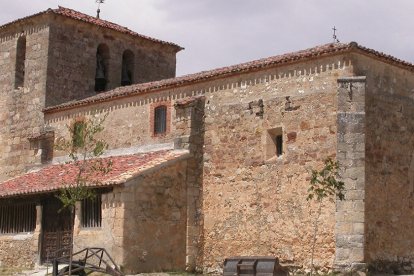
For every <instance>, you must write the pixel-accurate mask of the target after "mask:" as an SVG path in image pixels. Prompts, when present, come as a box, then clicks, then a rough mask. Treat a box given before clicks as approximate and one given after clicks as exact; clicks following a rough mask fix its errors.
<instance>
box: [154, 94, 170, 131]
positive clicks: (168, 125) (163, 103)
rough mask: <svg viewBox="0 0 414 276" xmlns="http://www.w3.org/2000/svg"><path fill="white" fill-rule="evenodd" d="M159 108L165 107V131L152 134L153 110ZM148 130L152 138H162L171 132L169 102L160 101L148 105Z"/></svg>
mask: <svg viewBox="0 0 414 276" xmlns="http://www.w3.org/2000/svg"><path fill="white" fill-rule="evenodd" d="M159 106H166V107H167V118H166V121H167V122H166V126H167V127H166V131H165V132H164V133H158V134H155V132H154V115H155V109H156V108H157V107H159ZM149 129H150V133H151V136H152V137H164V136H165V135H167V134H168V133H170V131H171V101H162V102H156V103H152V104H151V105H150V120H149Z"/></svg>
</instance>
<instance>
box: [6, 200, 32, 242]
mask: <svg viewBox="0 0 414 276" xmlns="http://www.w3.org/2000/svg"><path fill="white" fill-rule="evenodd" d="M35 228H36V204H35V203H21V204H1V205H0V234H17V233H27V232H33V231H34V230H35Z"/></svg>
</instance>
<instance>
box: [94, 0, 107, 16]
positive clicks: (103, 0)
mask: <svg viewBox="0 0 414 276" xmlns="http://www.w3.org/2000/svg"><path fill="white" fill-rule="evenodd" d="M95 2H96V3H98V10H97V11H96V18H99V14H100V13H101V9H100V7H101V4H103V3H104V2H105V0H95Z"/></svg>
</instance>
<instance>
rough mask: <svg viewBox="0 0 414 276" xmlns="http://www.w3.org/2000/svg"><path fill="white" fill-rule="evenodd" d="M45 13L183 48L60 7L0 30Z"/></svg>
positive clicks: (22, 19)
mask: <svg viewBox="0 0 414 276" xmlns="http://www.w3.org/2000/svg"><path fill="white" fill-rule="evenodd" d="M47 13H53V14H57V15H61V16H65V17H67V18H71V19H75V20H79V21H83V22H86V23H90V24H93V25H96V26H99V27H103V28H106V29H111V30H114V31H117V32H120V33H124V34H128V35H132V36H136V37H139V38H143V39H146V40H150V41H152V42H156V43H161V44H164V45H170V46H173V47H175V48H177V51H180V50H183V49H184V48H183V47H181V46H179V45H177V44H175V43H172V42H167V41H163V40H159V39H156V38H152V37H149V36H145V35H142V34H139V33H136V32H134V31H131V30H130V29H128V28H126V27H123V26H121V25H118V24H115V23H112V22H109V21H106V20H103V19H100V18H96V17H93V16H90V15H87V14H84V13H81V12H78V11H75V10H72V9H68V8H65V7H61V6H59V7H58V8H57V9H47V10H45V11H42V12H39V13H36V14H33V15H30V16H26V17H23V18H20V19H17V20H14V21H12V22H9V23H7V24H4V25H2V26H0V30H1V29H3V28H5V27H7V26H9V25H12V24H15V23H17V22H20V21H24V20H27V19H29V18H33V17H36V16H39V15H42V14H47Z"/></svg>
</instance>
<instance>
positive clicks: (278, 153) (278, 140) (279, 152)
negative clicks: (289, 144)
mask: <svg viewBox="0 0 414 276" xmlns="http://www.w3.org/2000/svg"><path fill="white" fill-rule="evenodd" d="M282 154H283V136H282V135H277V136H276V156H277V157H279V156H281V155H282Z"/></svg>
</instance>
